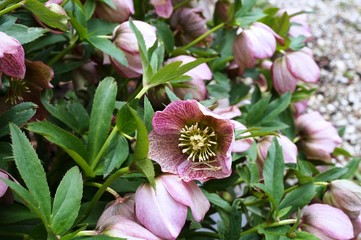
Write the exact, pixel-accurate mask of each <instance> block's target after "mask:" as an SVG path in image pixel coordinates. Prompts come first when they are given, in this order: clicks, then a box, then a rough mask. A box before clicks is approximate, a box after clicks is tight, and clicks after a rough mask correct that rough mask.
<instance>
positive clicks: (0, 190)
mask: <svg viewBox="0 0 361 240" xmlns="http://www.w3.org/2000/svg"><path fill="white" fill-rule="evenodd" d="M1 178H4V179H9V176H8V175H7V174H6V173H4V172H2V171H1V170H0V198H1V197H2V196H4V194H5V193H6V191H7V190H8V185H6V184H5V183H4V182H3V181H1Z"/></svg>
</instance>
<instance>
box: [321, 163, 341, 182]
mask: <svg viewBox="0 0 361 240" xmlns="http://www.w3.org/2000/svg"><path fill="white" fill-rule="evenodd" d="M347 170H348V169H347V168H340V167H334V168H331V169H329V170H327V171H326V172H323V173H320V174H318V175H317V176H316V177H315V181H316V182H328V181H332V180H335V179H338V178H340V177H341V176H342V175H344V174H345V173H346V172H347Z"/></svg>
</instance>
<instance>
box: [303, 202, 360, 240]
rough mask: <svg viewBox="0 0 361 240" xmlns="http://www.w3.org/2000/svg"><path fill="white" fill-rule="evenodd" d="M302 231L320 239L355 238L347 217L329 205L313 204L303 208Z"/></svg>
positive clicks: (342, 239) (341, 239)
mask: <svg viewBox="0 0 361 240" xmlns="http://www.w3.org/2000/svg"><path fill="white" fill-rule="evenodd" d="M301 229H302V230H303V231H306V232H309V233H312V234H314V235H315V236H317V237H318V238H320V239H335V240H344V239H351V238H353V237H354V234H353V227H352V223H351V221H350V219H349V218H348V217H347V215H346V214H345V213H344V212H342V211H341V210H340V209H338V208H334V207H331V206H329V205H327V204H312V205H310V206H307V207H305V208H303V209H302V217H301Z"/></svg>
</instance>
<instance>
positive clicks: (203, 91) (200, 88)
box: [173, 78, 207, 101]
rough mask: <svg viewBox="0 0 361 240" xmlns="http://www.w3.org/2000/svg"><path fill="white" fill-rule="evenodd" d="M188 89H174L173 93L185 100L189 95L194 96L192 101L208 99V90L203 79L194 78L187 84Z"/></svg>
mask: <svg viewBox="0 0 361 240" xmlns="http://www.w3.org/2000/svg"><path fill="white" fill-rule="evenodd" d="M184 84H186V85H187V86H186V87H174V89H173V91H174V93H175V95H177V97H179V98H180V99H184V97H185V96H186V95H187V94H191V95H192V99H194V100H197V101H202V100H204V99H206V97H207V88H206V84H205V83H204V80H203V79H199V78H193V79H192V80H190V81H188V82H185V83H184Z"/></svg>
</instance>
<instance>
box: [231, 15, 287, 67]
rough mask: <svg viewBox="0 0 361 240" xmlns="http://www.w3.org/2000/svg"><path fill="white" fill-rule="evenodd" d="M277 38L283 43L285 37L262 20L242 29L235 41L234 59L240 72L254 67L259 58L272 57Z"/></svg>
mask: <svg viewBox="0 0 361 240" xmlns="http://www.w3.org/2000/svg"><path fill="white" fill-rule="evenodd" d="M276 40H278V41H279V42H280V43H283V38H281V37H280V36H279V35H278V34H276V33H275V32H274V31H273V30H272V29H271V28H270V27H268V26H267V25H265V24H263V23H260V22H254V23H253V24H252V25H251V26H250V27H249V28H248V29H240V30H239V33H238V35H237V36H236V39H235V41H234V43H233V53H234V60H235V62H236V64H237V65H238V67H239V73H241V74H242V73H244V71H245V69H246V68H252V67H254V66H255V65H256V60H257V59H265V58H269V57H271V56H272V55H273V54H274V53H275V51H276Z"/></svg>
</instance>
